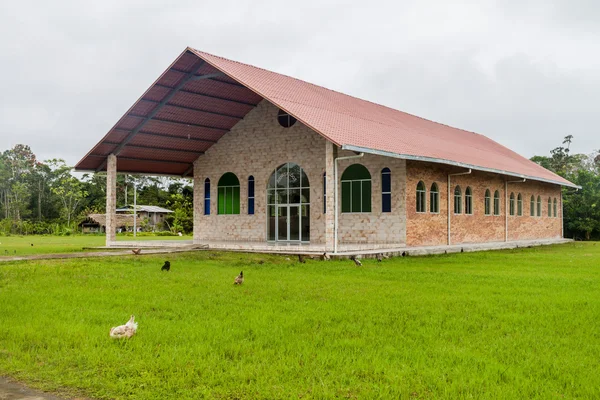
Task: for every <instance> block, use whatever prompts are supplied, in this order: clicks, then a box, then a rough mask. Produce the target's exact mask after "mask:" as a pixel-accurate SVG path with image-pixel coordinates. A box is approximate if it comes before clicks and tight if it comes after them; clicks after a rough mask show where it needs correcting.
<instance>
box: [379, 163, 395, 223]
mask: <svg viewBox="0 0 600 400" xmlns="http://www.w3.org/2000/svg"><path fill="white" fill-rule="evenodd" d="M391 211H392V171H390V169H389V168H384V169H382V170H381V212H391Z"/></svg>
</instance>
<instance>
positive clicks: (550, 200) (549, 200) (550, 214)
mask: <svg viewBox="0 0 600 400" xmlns="http://www.w3.org/2000/svg"><path fill="white" fill-rule="evenodd" d="M550 217H552V198H551V197H548V218H550Z"/></svg>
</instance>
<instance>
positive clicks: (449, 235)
mask: <svg viewBox="0 0 600 400" xmlns="http://www.w3.org/2000/svg"><path fill="white" fill-rule="evenodd" d="M447 194H448V199H447V201H446V204H447V205H448V222H447V223H446V228H447V230H448V232H447V234H448V238H447V241H446V244H447V245H448V246H450V245H451V244H452V237H451V235H452V229H451V228H450V223H451V221H450V213H451V211H450V174H448V193H447Z"/></svg>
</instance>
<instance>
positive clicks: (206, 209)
mask: <svg viewBox="0 0 600 400" xmlns="http://www.w3.org/2000/svg"><path fill="white" fill-rule="evenodd" d="M204 215H210V179H208V178H206V179H205V180H204Z"/></svg>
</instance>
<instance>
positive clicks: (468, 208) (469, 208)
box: [465, 186, 473, 215]
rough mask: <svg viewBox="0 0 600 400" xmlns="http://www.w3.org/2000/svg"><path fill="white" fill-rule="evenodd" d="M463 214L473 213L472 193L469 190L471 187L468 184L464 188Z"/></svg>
mask: <svg viewBox="0 0 600 400" xmlns="http://www.w3.org/2000/svg"><path fill="white" fill-rule="evenodd" d="M465 214H468V215H472V214H473V193H472V192H471V188H470V187H468V186H467V189H466V190H465Z"/></svg>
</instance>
